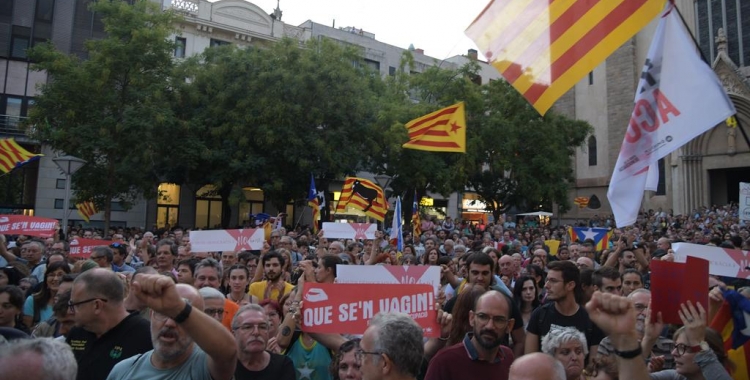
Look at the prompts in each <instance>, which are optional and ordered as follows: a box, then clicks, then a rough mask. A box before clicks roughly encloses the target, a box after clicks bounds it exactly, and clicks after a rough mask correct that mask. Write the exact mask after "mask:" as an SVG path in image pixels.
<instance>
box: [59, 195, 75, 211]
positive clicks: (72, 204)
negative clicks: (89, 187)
mask: <svg viewBox="0 0 750 380" xmlns="http://www.w3.org/2000/svg"><path fill="white" fill-rule="evenodd" d="M63 206H65V200H64V199H60V198H55V210H62V209H63ZM69 209H70V210H75V209H76V204H75V202H73V201H72V200H71V201H70V207H69Z"/></svg>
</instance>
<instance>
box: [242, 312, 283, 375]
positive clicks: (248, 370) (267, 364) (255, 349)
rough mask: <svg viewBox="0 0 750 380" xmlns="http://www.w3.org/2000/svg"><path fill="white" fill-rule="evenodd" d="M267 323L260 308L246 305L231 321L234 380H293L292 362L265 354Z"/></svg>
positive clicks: (269, 353) (266, 316) (265, 315)
mask: <svg viewBox="0 0 750 380" xmlns="http://www.w3.org/2000/svg"><path fill="white" fill-rule="evenodd" d="M269 329H270V321H269V320H268V315H267V314H266V311H265V309H263V307H262V306H259V305H257V304H249V305H245V306H243V307H241V308H240V310H239V311H237V314H236V315H235V316H234V319H233V320H232V333H233V334H234V339H235V340H236V341H237V349H238V357H237V368H236V369H235V371H234V378H235V379H236V380H250V379H252V380H265V379H268V380H271V379H273V380H294V379H295V377H296V373H295V372H296V371H295V369H294V363H292V360H291V359H290V358H289V356H286V355H279V354H275V353H272V352H268V351H266V347H267V345H268V339H269V338H270V337H269V336H268V334H269Z"/></svg>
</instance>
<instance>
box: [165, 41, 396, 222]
mask: <svg viewBox="0 0 750 380" xmlns="http://www.w3.org/2000/svg"><path fill="white" fill-rule="evenodd" d="M180 70H181V73H182V75H183V77H187V78H190V80H189V81H188V82H186V83H182V84H180V85H179V86H177V84H176V89H177V91H176V92H175V97H174V100H175V102H174V105H175V109H177V111H176V112H177V115H178V118H179V119H180V123H178V125H179V127H178V128H182V131H181V136H183V137H184V138H183V139H182V141H183V142H184V143H185V144H187V146H189V149H185V150H183V151H182V152H181V156H180V157H179V161H180V163H179V164H178V165H170V167H172V168H177V167H181V169H180V170H177V172H172V173H170V174H169V176H170V177H182V178H176V179H177V180H178V181H187V182H196V183H197V182H200V181H203V182H204V183H211V184H214V185H216V186H217V187H218V188H220V189H225V190H227V191H228V189H229V188H231V187H232V186H235V185H239V186H249V185H253V186H258V187H260V188H262V189H263V190H264V192H265V193H264V194H265V197H266V200H269V201H271V202H272V203H273V204H274V205H275V206H276V207H277V208H278V209H283V207H284V205H286V204H287V203H288V202H289V201H290V200H293V199H300V198H303V197H305V195H306V194H307V190H308V187H309V185H310V175H309V173H310V172H313V173H314V174H315V176H316V178H318V179H320V180H322V181H320V182H319V184H318V186H319V187H321V188H323V187H324V186H325V183H326V182H325V181H326V179H328V180H330V179H334V178H340V177H341V176H343V175H346V174H352V173H354V172H356V170H357V168H358V167H359V166H360V163H361V162H362V161H363V160H364V159H365V158H366V152H367V149H368V147H369V146H370V145H371V143H370V141H371V140H372V138H373V136H372V131H371V129H370V125H371V124H372V121H373V120H374V118H375V111H374V110H375V106H376V104H377V101H376V99H377V97H376V95H377V91H379V90H378V88H379V87H382V84H381V81H380V79H379V77H378V76H376V75H373V73H371V72H369V71H368V70H367V69H366V68H365V66H364V65H362V64H361V58H360V57H359V56H358V55H357V52H356V51H354V50H348V49H344V48H342V47H341V46H339V45H337V44H335V43H334V42H332V41H329V40H314V41H310V42H308V43H307V44H306V45H304V46H302V47H300V46H299V44H298V42H296V41H294V40H290V39H285V40H282V41H280V42H278V43H277V44H275V45H273V46H271V47H270V48H268V49H256V48H248V49H238V48H235V47H231V46H226V47H222V48H217V49H209V50H207V51H206V52H205V53H204V54H203V55H201V56H199V57H194V58H192V59H189V60H187V61H186V62H185V63H184V64H183V65H182V67H181V68H180ZM224 210H225V218H226V219H227V221H226V222H227V223H228V220H229V219H228V218H229V216H228V214H229V209H228V207H225V209H224ZM224 224H225V223H224ZM225 225H226V224H225Z"/></svg>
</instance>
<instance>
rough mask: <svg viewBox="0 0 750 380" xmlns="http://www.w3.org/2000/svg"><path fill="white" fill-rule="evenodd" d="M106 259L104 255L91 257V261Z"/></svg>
mask: <svg viewBox="0 0 750 380" xmlns="http://www.w3.org/2000/svg"><path fill="white" fill-rule="evenodd" d="M104 257H105V256H103V255H102V256H90V257H89V259H91V260H99V259H103V258H104Z"/></svg>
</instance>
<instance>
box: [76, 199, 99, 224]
mask: <svg viewBox="0 0 750 380" xmlns="http://www.w3.org/2000/svg"><path fill="white" fill-rule="evenodd" d="M76 208H77V209H78V215H80V216H81V218H83V220H85V221H86V223H88V222H89V219H90V218H91V217H92V216H93V215H94V214H96V213H97V212H98V211H97V210H96V206H94V202H91V201H86V202H81V203H77V204H76Z"/></svg>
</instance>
